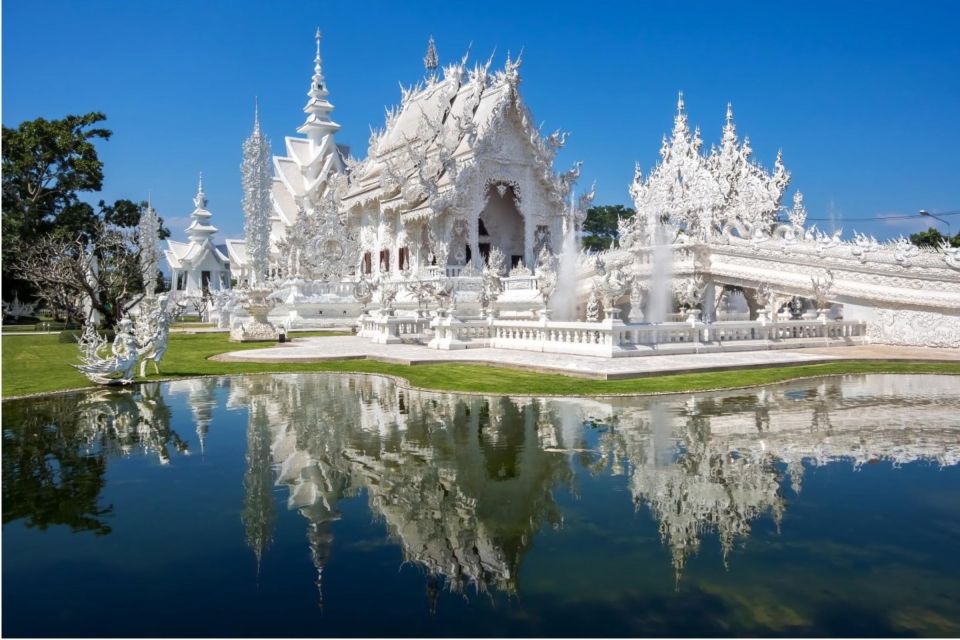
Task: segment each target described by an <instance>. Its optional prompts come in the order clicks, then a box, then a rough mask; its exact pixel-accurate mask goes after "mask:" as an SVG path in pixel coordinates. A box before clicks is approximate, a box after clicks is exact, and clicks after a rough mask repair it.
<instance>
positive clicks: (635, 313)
mask: <svg viewBox="0 0 960 640" xmlns="http://www.w3.org/2000/svg"><path fill="white" fill-rule="evenodd" d="M643 318H644V316H643V284H642V283H641V282H640V279H639V278H636V277H634V278H633V279H631V281H630V317H629V320H630V322H643Z"/></svg>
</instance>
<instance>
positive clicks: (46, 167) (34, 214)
mask: <svg viewBox="0 0 960 640" xmlns="http://www.w3.org/2000/svg"><path fill="white" fill-rule="evenodd" d="M105 119H106V116H105V115H104V114H102V113H99V112H92V113H88V114H86V115H80V116H77V115H68V116H66V117H65V118H63V119H61V120H46V119H44V118H37V119H36V120H30V121H27V122H24V123H22V124H20V126H19V127H17V128H15V129H13V128H9V127H3V165H2V166H3V290H4V296H5V297H10V298H12V297H13V295H14V294H17V295H19V297H20V299H21V300H30V299H33V298H36V297H41V298H44V299H46V300H47V301H48V302H49V299H50V298H51V297H58V294H57V293H55V292H46V293H47V294H48V295H44V292H43V291H41V290H40V288H39V287H40V286H42V285H43V283H42V282H38V281H37V280H36V279H28V278H25V277H24V273H23V269H22V268H21V267H23V266H24V265H23V263H24V261H25V260H26V261H28V262H29V261H30V260H31V259H32V261H33V263H36V258H37V257H38V249H41V248H42V249H43V250H46V251H47V252H46V253H45V254H44V255H43V257H44V258H45V259H48V260H56V259H57V258H60V257H62V258H63V259H66V260H71V259H75V258H77V255H76V254H75V252H74V253H68V254H64V255H63V256H57V255H51V254H50V253H49V249H50V248H51V246H52V243H59V244H60V245H61V246H62V247H75V246H77V244H78V243H79V245H82V246H85V247H87V248H88V249H91V250H92V249H93V248H94V247H96V246H97V245H98V243H100V242H101V241H103V240H104V237H103V234H105V233H113V232H114V231H118V230H119V231H125V230H128V229H133V228H135V227H136V226H137V224H138V222H139V220H140V213H141V211H142V210H143V208H144V203H137V202H133V201H131V200H117V201H116V202H114V203H113V204H107V203H106V202H104V201H103V200H101V201H100V202H99V204H98V205H97V208H94V207H93V206H91V205H90V204H89V203H87V202H84V201H83V200H81V196H82V195H84V194H88V193H95V192H97V191H100V189H101V188H102V186H103V163H102V162H101V161H100V159H99V157H98V156H97V150H96V146H95V142H97V141H99V140H109V139H110V136H111V135H112V132H111V131H110V130H109V129H105V128H102V127H98V126H97V125H98V124H99V123H101V122H103V121H104V120H105ZM169 235H170V232H169V230H167V229H165V228H164V227H163V223H162V220H161V227H160V238H161V239H163V238H166V237H169ZM130 238H131V239H132V238H133V235H132V234H130ZM106 244H107V245H109V246H110V252H112V251H116V249H117V246H116V242H115V238H110V239H108V240H106ZM126 251H128V252H130V253H134V254H135V253H137V252H138V251H139V249H138V247H137V246H136V243H135V242H131V243H129V244H128V245H127V247H126ZM40 253H42V251H41V252H40ZM97 257H98V259H99V258H101V257H102V256H97ZM107 262H108V263H109V260H108V261H107ZM122 262H127V261H126V260H123V261H122ZM136 283H139V286H140V287H141V288H142V278H137V279H136ZM106 297H108V298H109V297H110V296H109V295H107V296H106ZM106 304H110V303H109V302H108V303H106ZM96 306H97V305H96V302H95V303H94V307H96ZM111 306H112V305H111ZM109 315H113V314H109Z"/></svg>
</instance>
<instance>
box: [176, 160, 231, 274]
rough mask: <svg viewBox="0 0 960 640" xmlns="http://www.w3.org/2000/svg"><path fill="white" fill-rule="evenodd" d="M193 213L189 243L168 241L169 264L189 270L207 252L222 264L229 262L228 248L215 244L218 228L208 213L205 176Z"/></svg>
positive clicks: (201, 181) (198, 190) (188, 233)
mask: <svg viewBox="0 0 960 640" xmlns="http://www.w3.org/2000/svg"><path fill="white" fill-rule="evenodd" d="M193 205H194V209H193V213H191V214H190V220H191V222H190V226H189V227H187V237H188V238H189V239H190V241H189V242H177V241H176V240H167V247H168V248H167V249H166V250H165V251H164V252H163V253H164V255H165V256H166V258H167V262H168V263H169V264H170V267H171V268H173V269H189V267H190V265H191V264H198V263H199V262H200V261H201V260H202V259H203V256H204V255H205V254H206V252H207V251H210V252H212V253H213V254H214V255H215V256H216V258H217V259H218V260H220V261H221V262H228V258H227V255H226V248H225V247H224V246H222V245H221V246H217V245H215V244H214V243H213V235H214V234H215V233H216V232H217V228H216V227H215V226H213V225H212V224H210V219H211V218H212V217H213V214H212V213H210V212H209V211H207V209H206V206H207V196H206V194H205V193H204V192H203V176H202V175H201V176H200V184H199V185H198V187H197V195H195V196H194V197H193Z"/></svg>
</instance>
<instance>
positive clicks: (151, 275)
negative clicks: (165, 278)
mask: <svg viewBox="0 0 960 640" xmlns="http://www.w3.org/2000/svg"><path fill="white" fill-rule="evenodd" d="M137 243H138V244H139V245H140V273H141V275H142V276H143V290H144V292H145V293H146V297H147V298H151V297H153V294H154V292H155V291H156V289H157V269H158V268H159V267H160V249H159V246H158V245H159V243H160V219H159V218H158V217H157V212H156V211H155V210H154V208H153V206H151V204H150V203H149V202H148V203H147V208H146V209H145V210H144V211H142V212H141V213H140V224H139V225H138V227H137Z"/></svg>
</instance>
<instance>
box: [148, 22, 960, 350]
mask: <svg viewBox="0 0 960 640" xmlns="http://www.w3.org/2000/svg"><path fill="white" fill-rule="evenodd" d="M316 47H317V49H316V56H315V60H314V70H313V76H312V79H311V83H310V89H309V91H308V93H307V96H308V100H307V104H306V106H305V107H304V111H305V113H306V114H307V115H306V120H305V121H304V123H303V124H302V125H301V126H300V127H299V129H298V132H299V133H300V134H302V136H303V137H286V138H285V152H286V155H284V156H273V157H272V165H271V163H270V162H269V160H270V152H269V142H268V141H267V140H266V138H265V137H264V136H263V135H262V132H261V131H260V126H259V119H258V118H257V117H255V120H254V132H253V135H252V136H251V138H250V139H249V140H248V141H247V143H246V144H245V147H244V149H245V151H244V154H245V155H244V165H243V167H244V171H245V173H244V176H245V177H244V194H245V195H244V209H245V215H246V228H247V232H248V238H247V240H228V241H227V243H226V248H225V249H223V250H219V249H217V248H216V247H214V246H213V244H212V242H208V241H207V238H208V236H210V235H212V233H213V231H211V230H214V231H215V229H213V227H210V226H209V223H208V218H209V213H208V212H205V210H203V209H202V205H200V204H198V211H196V212H194V216H195V220H196V222H195V223H194V225H191V230H192V231H191V244H189V245H186V244H183V243H173V242H171V243H170V247H171V249H170V251H168V252H167V259H168V262H170V265H171V268H172V269H173V270H174V271H175V273H176V274H177V275H176V278H181V279H182V280H183V288H184V290H185V291H187V292H193V293H194V294H195V295H196V294H197V293H196V292H202V291H209V290H210V289H211V288H212V287H210V286H209V284H208V285H206V286H204V283H205V282H206V283H209V281H210V279H211V278H214V279H215V277H216V276H214V270H213V268H212V267H209V266H204V265H203V264H201V261H200V260H199V259H198V258H196V257H194V256H195V255H199V254H200V253H201V252H202V250H201V249H200V248H198V247H199V246H200V245H202V244H203V243H204V242H207V243H208V245H209V246H210V247H211V248H212V250H211V251H209V252H208V254H205V255H210V256H212V257H213V258H218V259H219V258H222V257H223V256H226V258H228V259H229V262H230V272H231V273H233V275H234V277H235V278H236V280H237V282H238V283H240V284H241V285H246V284H247V282H248V280H250V277H249V276H250V274H251V272H252V271H256V272H258V273H259V272H260V271H264V272H265V273H262V274H261V277H260V279H262V280H264V282H262V283H259V284H258V286H261V288H263V290H262V291H261V292H260V294H262V295H261V297H262V298H266V299H267V300H268V301H269V302H270V304H271V305H272V311H271V318H272V320H271V321H272V322H274V323H278V322H279V323H284V324H286V325H287V326H288V327H290V326H295V325H299V326H306V325H309V324H314V323H320V324H324V323H328V322H331V321H333V320H331V319H334V320H336V321H339V322H341V323H342V322H343V321H344V320H349V321H353V320H356V325H357V327H358V335H360V336H361V337H369V338H371V339H373V340H374V341H375V342H378V343H381V344H390V343H395V342H401V341H408V342H419V343H421V344H426V345H427V346H431V347H434V348H440V349H455V348H465V347H467V346H477V347H494V348H507V349H521V350H529V351H542V352H552V353H569V354H581V355H597V356H606V357H611V356H615V357H620V356H638V355H640V356H642V355H656V354H658V353H667V352H691V353H703V352H708V351H711V350H723V349H724V348H725V347H724V344H725V343H728V342H731V341H736V342H739V343H740V345H738V347H739V348H741V349H756V348H761V349H763V348H781V346H782V345H783V343H784V342H785V341H792V343H793V345H794V346H804V344H809V345H814V344H816V345H819V346H823V345H826V344H836V345H845V344H860V343H863V342H880V343H887V344H906V345H922V346H930V347H960V250H958V249H956V248H952V247H949V246H944V247H941V248H940V249H939V250H933V249H921V248H919V247H916V246H914V245H912V244H910V242H909V241H908V240H907V239H905V238H898V239H896V240H893V241H891V242H888V243H881V242H879V241H877V240H876V239H875V238H873V237H870V236H866V235H864V234H858V233H856V232H855V233H854V238H853V240H852V241H851V240H843V239H842V238H841V233H842V230H837V231H835V232H833V233H832V234H830V235H828V234H826V233H824V232H822V231H820V230H818V229H817V228H816V227H815V226H809V227H808V226H806V209H805V207H804V205H803V196H802V194H800V192H799V191H794V193H793V196H792V200H793V206H792V207H791V208H788V207H786V206H784V205H783V200H784V197H785V196H786V194H787V188H788V186H789V183H790V174H789V172H788V171H787V169H786V168H785V166H784V164H783V161H782V156H781V154H779V153H778V155H777V157H776V160H775V162H774V164H773V170H772V171H768V170H766V169H764V168H763V167H762V166H761V165H760V164H759V163H758V162H757V161H756V160H755V159H754V158H753V155H752V149H751V146H750V142H749V139H747V138H743V139H741V138H740V137H739V136H738V134H737V130H736V126H735V124H734V121H733V110H732V107H730V106H728V108H727V113H726V120H725V122H724V125H723V128H722V135H721V138H720V141H719V144H718V145H716V146H714V147H711V148H710V149H709V150H706V149H705V148H704V142H703V138H702V137H701V133H700V129H699V128H695V129H692V128H691V126H690V124H689V123H688V119H687V115H686V111H685V108H684V103H683V96H682V94H681V96H680V99H679V100H678V104H677V112H676V115H675V117H674V122H673V129H672V131H671V133H670V135H669V136H665V137H664V140H663V145H662V147H661V149H660V159H659V162H658V163H657V164H656V166H655V167H654V168H653V169H652V170H651V171H650V173H649V174H648V175H647V176H644V175H643V173H642V172H641V171H640V169H639V166H638V168H637V171H636V174H635V178H634V181H633V183H632V185H630V188H629V193H630V195H631V197H632V199H633V203H634V206H635V208H636V211H637V214H636V215H635V216H633V217H632V218H629V219H623V220H621V224H620V228H619V234H618V235H619V239H618V242H617V243H616V245H615V246H613V247H611V248H610V249H609V250H607V251H603V252H600V253H599V254H595V255H589V256H588V255H586V254H584V253H582V252H581V251H580V249H579V242H578V235H579V229H580V223H581V221H582V219H583V216H584V215H585V212H586V209H587V207H588V206H589V204H590V202H591V199H592V193H590V194H587V195H585V196H582V197H581V198H580V200H579V202H574V199H573V198H572V197H571V194H572V191H573V186H574V183H575V181H576V180H577V178H578V177H579V173H580V163H577V164H576V165H575V166H574V167H573V168H572V169H571V170H569V171H567V172H565V173H561V174H557V173H555V172H554V168H553V162H554V159H555V158H556V155H557V152H558V151H559V149H560V148H561V147H562V146H563V143H564V139H565V135H564V134H562V133H560V132H559V131H558V132H555V133H553V134H550V135H541V133H540V131H539V130H538V128H537V127H535V126H534V125H533V119H532V116H531V115H530V113H529V111H528V109H527V107H526V106H525V105H524V103H523V100H522V98H521V95H520V91H519V86H520V73H519V67H520V63H519V61H513V60H511V59H510V56H509V54H507V60H506V64H505V66H504V68H503V69H501V70H496V71H494V70H491V64H492V60H488V61H486V62H485V63H483V64H474V65H473V66H472V67H468V64H467V60H466V57H464V58H463V59H462V60H459V61H458V62H455V63H453V64H450V65H447V66H446V67H442V68H441V67H440V65H439V62H438V57H437V53H436V48H435V47H434V44H433V39H432V38H431V40H430V43H429V46H428V50H427V55H426V56H425V58H424V67H425V69H426V77H425V78H424V79H422V80H421V81H420V82H418V83H417V84H416V85H415V86H413V87H411V88H408V89H402V93H401V101H400V104H399V106H397V107H395V108H392V109H388V110H387V114H386V122H385V124H384V126H383V128H382V129H380V130H377V131H374V132H372V133H371V136H370V140H369V146H368V150H367V154H366V157H365V158H364V159H362V160H357V159H354V158H352V157H349V155H348V153H347V150H346V148H344V147H341V146H339V145H337V143H336V141H335V136H336V134H337V132H338V131H339V129H340V125H338V124H337V123H336V122H334V121H333V120H332V119H331V112H332V110H333V105H332V103H331V102H330V101H329V99H328V97H329V92H328V88H327V86H326V82H325V80H324V76H323V70H322V65H321V57H320V33H319V31H318V32H317V35H316ZM271 171H272V177H269V176H268V175H267V174H269V173H270V172H271ZM198 197H199V196H198ZM204 215H206V218H204ZM268 230H269V231H268ZM251 234H252V235H251ZM267 235H269V240H267ZM250 238H254V239H256V242H255V246H256V248H257V249H256V252H255V253H256V255H257V258H256V261H257V264H259V265H261V266H260V267H258V268H257V269H253V268H252V267H251V263H252V262H253V260H252V259H251V258H250V256H249V255H248V254H250V253H251V252H252V251H253V250H252V249H251V247H252V246H254V245H251V246H250V247H248V246H247V244H248V243H250V242H252V241H251V240H250ZM188 247H193V248H188ZM267 253H269V256H267V255H266V254H267ZM490 257H494V258H495V259H494V260H490V259H489V258H490ZM211 262H212V259H211ZM205 273H206V274H207V275H206V276H205V275H204V274H205ZM218 273H222V270H221V271H219V272H218ZM180 274H183V275H180ZM227 278H228V279H227V280H224V281H223V282H228V281H229V276H227ZM191 283H194V284H191ZM175 284H179V283H176V282H175ZM238 295H240V297H242V294H238ZM733 299H736V300H737V301H738V304H739V306H740V309H739V310H738V311H737V312H736V314H731V312H730V309H731V308H732V307H731V300H733ZM238 300H239V298H238V299H236V300H233V299H230V300H228V299H226V298H224V299H223V300H220V301H218V302H217V304H216V305H215V306H216V309H215V310H214V315H216V313H217V309H220V310H226V312H227V315H224V314H220V322H221V323H222V324H223V320H224V318H227V317H229V318H230V320H229V322H231V323H237V322H245V321H246V320H245V318H246V317H247V316H244V314H242V313H240V311H239V307H240V306H242V304H241V303H240V302H239V301H238ZM262 306H263V305H262V304H261V305H260V307H262ZM371 306H372V307H373V308H376V309H377V310H376V311H375V312H374V313H372V314H370V313H367V310H368V308H369V307H371ZM425 307H426V308H427V309H429V310H430V311H432V314H433V316H432V319H431V318H428V317H427V315H426V314H425V311H426V310H427V309H425ZM678 312H679V313H678ZM724 312H726V315H724ZM601 313H602V320H601ZM551 316H552V317H551ZM557 322H560V323H562V324H557ZM404 334H406V335H404Z"/></svg>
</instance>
